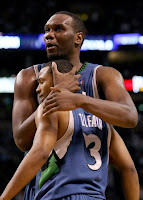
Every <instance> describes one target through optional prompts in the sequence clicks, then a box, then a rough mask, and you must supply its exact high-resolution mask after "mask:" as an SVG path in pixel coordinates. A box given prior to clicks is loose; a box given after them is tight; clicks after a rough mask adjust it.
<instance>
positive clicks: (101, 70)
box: [96, 66, 123, 83]
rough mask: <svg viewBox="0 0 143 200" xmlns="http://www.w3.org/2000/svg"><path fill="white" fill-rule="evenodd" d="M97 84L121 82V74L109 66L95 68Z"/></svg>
mask: <svg viewBox="0 0 143 200" xmlns="http://www.w3.org/2000/svg"><path fill="white" fill-rule="evenodd" d="M96 80H97V83H103V82H104V81H106V82H107V81H113V80H116V81H117V80H120V81H122V80H123V77H122V75H121V73H120V72H119V71H118V70H117V69H115V68H113V67H110V66H100V67H98V68H97V72H96Z"/></svg>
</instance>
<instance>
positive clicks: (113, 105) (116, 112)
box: [44, 67, 138, 128]
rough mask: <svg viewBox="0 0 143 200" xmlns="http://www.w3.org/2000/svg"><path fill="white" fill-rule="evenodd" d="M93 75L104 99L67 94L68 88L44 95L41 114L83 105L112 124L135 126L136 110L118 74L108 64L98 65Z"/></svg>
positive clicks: (88, 110) (85, 108)
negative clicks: (43, 105) (46, 96)
mask: <svg viewBox="0 0 143 200" xmlns="http://www.w3.org/2000/svg"><path fill="white" fill-rule="evenodd" d="M96 77H97V86H98V88H100V89H102V90H103V92H104V94H105V97H106V99H107V100H102V99H97V98H96V99H94V98H92V97H89V96H85V95H82V94H77V93H76V94H75V93H73V94H71V93H70V92H68V91H67V92H66V91H61V92H55V94H52V95H50V96H49V97H48V98H47V102H46V106H45V108H44V114H45V115H46V114H49V113H52V112H55V111H58V110H60V111H61V110H64V109H65V110H71V109H75V108H83V109H84V110H86V111H87V112H90V113H92V114H94V115H96V116H97V117H99V118H101V119H102V120H104V121H106V122H108V123H110V124H112V125H116V126H121V127H125V128H133V127H135V126H136V124H137V120H138V115H137V110H136V108H135V105H134V103H133V101H132V99H131V97H130V95H129V94H128V92H127V91H126V89H125V87H124V84H123V78H122V76H121V74H120V73H119V72H118V71H117V70H115V69H113V68H111V67H99V68H98V69H97V75H96Z"/></svg>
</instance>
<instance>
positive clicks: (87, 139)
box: [83, 133, 102, 170]
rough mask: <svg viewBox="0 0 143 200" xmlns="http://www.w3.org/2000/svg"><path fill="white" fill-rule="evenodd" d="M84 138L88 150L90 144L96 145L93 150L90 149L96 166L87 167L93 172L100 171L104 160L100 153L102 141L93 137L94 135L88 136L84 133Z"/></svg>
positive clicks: (95, 136)
mask: <svg viewBox="0 0 143 200" xmlns="http://www.w3.org/2000/svg"><path fill="white" fill-rule="evenodd" d="M83 136H84V140H85V145H86V148H87V147H88V146H89V144H91V143H93V142H94V143H95V144H94V146H93V148H91V149H89V151H90V155H91V156H92V157H93V158H95V164H93V165H90V164H87V165H88V167H89V168H90V169H91V170H98V169H99V168H100V167H101V165H102V160H101V156H100V153H99V150H100V148H101V141H100V139H99V137H98V136H97V135H93V134H89V135H86V134H84V133H83Z"/></svg>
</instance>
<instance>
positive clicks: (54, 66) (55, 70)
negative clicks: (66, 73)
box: [52, 62, 59, 74]
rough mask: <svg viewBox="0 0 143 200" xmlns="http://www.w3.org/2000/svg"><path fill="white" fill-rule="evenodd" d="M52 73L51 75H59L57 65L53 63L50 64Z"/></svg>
mask: <svg viewBox="0 0 143 200" xmlns="http://www.w3.org/2000/svg"><path fill="white" fill-rule="evenodd" d="M52 71H53V74H56V73H59V71H58V69H57V64H56V63H55V62H52Z"/></svg>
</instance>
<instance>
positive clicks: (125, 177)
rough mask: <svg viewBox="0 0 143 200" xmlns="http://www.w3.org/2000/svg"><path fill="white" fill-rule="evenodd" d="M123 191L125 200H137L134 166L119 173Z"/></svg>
mask: <svg viewBox="0 0 143 200" xmlns="http://www.w3.org/2000/svg"><path fill="white" fill-rule="evenodd" d="M121 178H122V187H123V193H124V196H125V199H126V200H139V191H140V187H139V179H138V174H137V172H136V170H135V169H134V168H131V169H130V170H123V172H122V173H121Z"/></svg>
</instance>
